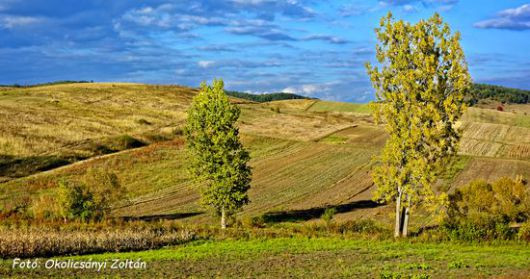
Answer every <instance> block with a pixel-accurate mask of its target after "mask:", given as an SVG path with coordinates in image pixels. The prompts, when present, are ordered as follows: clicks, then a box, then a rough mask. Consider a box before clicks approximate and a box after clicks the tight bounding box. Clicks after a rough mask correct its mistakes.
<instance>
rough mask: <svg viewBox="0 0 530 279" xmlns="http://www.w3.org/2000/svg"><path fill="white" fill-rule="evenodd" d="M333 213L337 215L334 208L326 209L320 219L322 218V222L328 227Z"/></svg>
mask: <svg viewBox="0 0 530 279" xmlns="http://www.w3.org/2000/svg"><path fill="white" fill-rule="evenodd" d="M335 213H337V209H335V208H334V207H331V208H326V210H325V211H324V213H323V214H322V216H321V217H320V218H322V220H324V222H326V224H328V225H329V224H330V223H331V221H332V220H333V216H335Z"/></svg>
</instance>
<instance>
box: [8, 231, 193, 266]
mask: <svg viewBox="0 0 530 279" xmlns="http://www.w3.org/2000/svg"><path fill="white" fill-rule="evenodd" d="M133 227H134V226H133V225H132V224H131V225H130V227H129V228H119V227H118V228H111V227H108V228H103V229H96V228H92V229H82V228H76V229H72V230H68V229H64V228H62V229H61V228H54V227H43V226H32V227H26V228H4V227H2V228H0V255H1V256H2V258H15V257H20V258H30V257H31V258H34V257H46V256H48V257H49V256H57V255H80V254H93V253H103V252H127V251H139V250H150V249H156V248H160V247H163V246H166V245H176V244H181V243H184V242H188V241H191V240H193V239H194V233H192V232H191V231H189V230H185V229H181V228H178V229H177V228H165V229H163V230H161V229H157V228H139V229H135V228H133Z"/></svg>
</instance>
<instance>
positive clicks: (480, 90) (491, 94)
mask: <svg viewBox="0 0 530 279" xmlns="http://www.w3.org/2000/svg"><path fill="white" fill-rule="evenodd" d="M480 100H493V101H499V102H502V103H516V104H527V103H528V101H529V100H530V91H529V90H522V89H515V88H509V87H504V86H498V85H489V84H481V83H475V84H473V86H472V87H471V92H470V94H469V96H468V98H467V102H468V103H469V104H471V105H474V104H476V103H478V101H480Z"/></svg>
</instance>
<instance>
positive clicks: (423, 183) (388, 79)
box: [366, 13, 471, 237]
mask: <svg viewBox="0 0 530 279" xmlns="http://www.w3.org/2000/svg"><path fill="white" fill-rule="evenodd" d="M375 31H376V34H377V39H378V41H379V43H378V44H377V46H376V57H377V61H378V62H379V66H380V68H379V67H377V66H375V67H374V66H372V65H371V64H370V63H367V65H366V66H367V70H368V74H369V75H370V79H371V81H372V85H373V87H374V88H375V90H376V96H377V102H375V103H372V108H373V114H374V117H375V119H376V121H377V122H382V123H384V124H385V128H386V131H387V132H388V133H389V135H390V137H389V139H388V140H387V142H386V144H385V146H384V148H383V150H382V153H381V154H380V155H379V156H378V157H376V161H377V162H378V164H376V166H375V167H374V169H373V171H372V176H373V179H374V182H375V184H376V185H377V190H376V191H375V193H374V199H375V200H379V201H384V202H392V201H394V202H395V203H396V212H395V217H396V219H395V232H394V235H395V236H396V237H398V236H400V235H402V236H407V234H408V223H409V216H410V211H411V208H414V207H417V206H419V205H424V206H427V207H431V209H433V208H434V207H439V206H440V204H445V203H446V198H447V196H446V195H445V194H441V195H436V194H435V192H434V191H433V189H432V184H433V183H434V182H435V180H436V178H437V176H438V175H439V173H440V171H441V170H442V168H443V166H444V165H445V164H446V163H447V160H448V159H449V158H450V157H451V156H452V155H454V154H456V147H457V143H458V140H459V134H458V131H457V129H456V128H455V123H456V121H457V120H458V119H459V117H460V116H461V115H462V113H463V110H464V109H465V106H464V104H463V97H464V95H465V94H466V93H467V90H469V86H470V83H471V78H470V76H469V73H468V70H467V64H466V61H465V58H464V52H463V50H462V48H461V47H460V43H459V40H460V34H459V33H458V32H456V33H454V34H451V30H450V28H449V26H448V24H446V23H443V20H442V18H441V17H440V16H439V15H438V14H434V15H433V16H432V17H431V18H429V19H428V20H420V21H419V22H418V23H417V24H410V23H408V22H404V21H403V20H399V21H394V19H393V17H392V14H391V13H388V15H387V16H385V17H383V18H382V19H381V22H380V27H379V28H376V30H375Z"/></svg>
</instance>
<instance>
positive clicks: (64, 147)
mask: <svg viewBox="0 0 530 279" xmlns="http://www.w3.org/2000/svg"><path fill="white" fill-rule="evenodd" d="M194 94H195V90H194V89H190V88H184V87H179V86H156V85H140V84H99V83H95V84H70V85H54V86H42V87H34V88H2V89H0V128H1V129H0V131H1V134H0V158H1V161H0V176H2V177H3V181H4V182H3V183H2V184H0V204H1V205H2V207H8V206H10V205H12V204H13V203H16V201H17V200H20V199H23V198H26V197H28V196H33V197H35V196H39V195H40V196H42V197H43V198H45V197H47V196H48V197H50V196H52V195H53V194H54V191H55V188H56V186H57V181H58V180H59V179H63V178H66V179H68V178H75V177H78V176H81V175H83V174H84V172H85V171H86V169H88V168H90V167H102V168H106V169H109V170H112V171H113V172H115V173H116V174H117V175H118V177H119V179H120V181H121V184H122V185H123V186H124V187H126V188H127V189H128V191H129V197H128V199H127V200H126V201H123V202H122V203H121V204H119V205H117V206H116V209H115V211H114V215H116V216H128V217H143V218H167V219H181V220H182V221H183V222H188V221H190V222H206V223H208V222H213V221H214V220H213V217H211V215H210V214H208V212H205V209H204V208H202V207H200V205H199V203H198V198H199V196H198V193H197V187H198V186H199V185H195V184H194V183H192V182H191V180H190V179H189V177H188V174H187V173H186V171H185V156H184V155H185V154H184V149H183V147H184V141H183V139H182V136H181V132H180V131H181V128H182V125H183V122H184V120H185V117H186V108H187V106H188V105H189V102H190V101H191V98H192V97H193V95H194ZM234 102H235V103H238V105H239V106H240V107H241V109H242V118H241V120H240V127H241V132H242V135H243V142H244V145H245V146H246V147H247V148H248V149H249V150H250V152H251V156H252V161H251V166H252V168H253V181H252V188H251V190H250V192H249V195H250V199H251V203H250V204H249V205H248V206H246V207H245V208H244V210H243V212H242V213H241V216H242V217H243V218H246V217H251V216H264V218H265V219H266V220H267V221H269V222H282V221H310V222H311V221H314V220H316V219H318V218H319V216H320V215H321V214H322V212H323V211H324V210H325V209H326V208H328V207H336V208H337V211H338V214H337V216H336V218H337V219H338V220H350V219H357V218H363V217H377V218H378V219H379V220H386V219H387V218H389V214H390V209H389V208H387V207H385V206H379V205H377V204H375V203H373V202H372V201H371V200H370V199H371V191H372V190H373V183H372V181H371V178H370V173H369V169H370V164H371V157H372V156H373V155H374V154H377V152H378V150H379V149H380V147H381V146H382V145H383V144H384V142H385V139H386V134H385V132H384V130H383V129H382V128H381V127H380V126H376V125H375V124H374V123H373V121H372V119H371V117H370V115H369V110H368V107H367V106H366V105H359V104H345V103H335V102H325V101H319V100H288V101H275V102H270V103H261V104H260V103H252V102H245V101H242V100H236V99H234ZM528 107H529V106H522V105H518V106H515V105H514V106H510V108H509V110H508V111H505V112H499V111H495V110H492V109H490V108H470V109H469V110H468V111H467V112H466V114H465V115H464V117H463V119H462V123H461V128H462V130H463V138H462V141H461V155H462V156H465V157H461V158H464V159H462V160H460V161H459V166H458V168H455V169H452V170H450V171H448V174H446V175H445V176H444V179H443V181H441V182H440V184H441V185H448V187H449V188H453V189H454V188H455V187H459V186H460V185H463V184H465V183H467V182H469V181H470V180H473V179H476V178H484V179H487V180H493V179H496V178H498V177H500V176H514V175H517V174H521V175H524V176H526V177H530V125H529V124H530V120H529V116H527V115H526V114H525V113H527V112H528ZM103 154H106V155H103ZM102 155H103V156H102ZM50 158H51V159H50ZM59 159H60V160H59ZM61 160H62V161H61ZM75 161H79V162H77V163H73V162H75ZM14 163H16V164H15V166H16V167H17V169H23V170H24V171H19V172H18V173H14V172H13V171H12V170H13V168H14V167H13V164H14ZM72 163H73V164H72ZM17 164H18V165H17ZM411 221H412V223H413V224H412V225H413V226H418V225H424V222H425V220H423V219H422V218H418V220H414V219H412V220H411Z"/></svg>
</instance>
